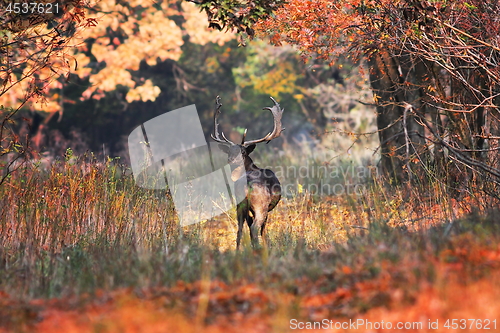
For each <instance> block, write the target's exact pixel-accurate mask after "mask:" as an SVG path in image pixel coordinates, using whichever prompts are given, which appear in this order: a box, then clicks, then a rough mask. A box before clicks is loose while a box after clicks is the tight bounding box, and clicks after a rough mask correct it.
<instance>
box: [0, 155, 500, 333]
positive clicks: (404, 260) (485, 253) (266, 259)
mask: <svg viewBox="0 0 500 333" xmlns="http://www.w3.org/2000/svg"><path fill="white" fill-rule="evenodd" d="M106 168H107V169H105V170H101V169H99V168H98V167H95V168H92V167H91V168H90V169H87V170H84V171H82V169H81V168H80V167H78V168H77V167H76V166H68V165H61V166H60V167H59V168H57V167H55V168H54V169H53V170H52V171H51V172H49V173H42V172H41V171H38V170H27V171H25V172H24V173H21V172H20V173H19V174H17V175H13V177H11V179H9V181H8V182H7V183H5V184H3V185H2V187H0V192H1V193H0V195H1V196H0V197H1V198H2V199H0V213H1V215H0V216H1V224H0V229H1V230H0V232H1V239H0V241H1V244H0V332H181V333H182V332H225V333H228V332H288V331H297V330H301V329H303V330H305V331H308V332H314V331H318V332H319V331H321V332H479V331H481V332H482V331H490V332H495V331H498V330H499V329H498V328H497V326H500V302H498V299H500V242H499V238H500V211H498V210H494V209H487V208H481V209H480V208H478V209H472V208H471V207H481V206H482V207H487V206H488V204H487V202H486V201H481V200H479V199H477V198H470V197H468V198H462V199H460V200H455V199H451V198H450V197H449V196H448V195H445V194H444V193H443V192H440V191H442V190H441V189H440V188H439V187H438V186H436V187H434V188H433V189H432V190H431V191H430V192H426V193H428V194H427V195H422V194H421V193H422V192H421V191H417V190H415V191H414V192H412V191H410V190H408V189H405V190H402V189H397V190H387V189H385V188H383V187H381V186H380V185H378V184H377V183H374V184H372V185H371V186H370V187H369V189H368V190H367V192H366V193H364V194H363V195H357V196H353V197H347V196H345V197H316V196H314V195H310V194H307V193H301V194H297V195H296V196H294V197H292V198H287V199H283V200H282V202H281V203H280V204H279V205H278V207H277V208H276V209H275V211H273V213H272V214H271V216H270V223H269V228H268V230H267V240H268V242H267V243H268V247H267V248H266V249H259V250H253V249H252V248H251V246H250V244H249V239H248V230H246V231H245V233H246V236H245V239H244V244H243V248H242V249H241V250H240V251H236V250H235V246H234V243H235V234H236V230H235V229H236V226H235V217H234V216H233V215H234V212H230V213H229V214H228V215H226V216H219V217H216V218H214V219H212V220H211V221H207V222H205V223H199V224H195V225H191V226H187V227H183V228H179V227H177V226H176V225H177V224H176V218H175V213H174V212H173V208H172V206H171V204H170V203H168V200H165V197H164V196H165V194H164V193H163V194H162V193H160V194H158V193H156V192H148V191H146V190H139V189H135V188H134V187H133V184H132V182H130V180H126V179H125V178H126V177H125V178H124V177H113V175H114V170H113V169H112V168H111V167H109V168H108V167H106ZM432 191H434V192H432ZM410 198H412V199H410Z"/></svg>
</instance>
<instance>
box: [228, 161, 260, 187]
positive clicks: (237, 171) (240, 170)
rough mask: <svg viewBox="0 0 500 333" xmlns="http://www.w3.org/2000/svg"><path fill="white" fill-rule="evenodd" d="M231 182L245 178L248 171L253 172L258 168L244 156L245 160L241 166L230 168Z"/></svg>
mask: <svg viewBox="0 0 500 333" xmlns="http://www.w3.org/2000/svg"><path fill="white" fill-rule="evenodd" d="M231 170H232V171H231V180H232V181H234V182H235V181H237V180H238V179H240V178H241V177H243V176H245V175H246V173H247V172H248V171H254V170H259V167H257V166H256V165H255V164H254V163H253V161H252V159H251V158H250V157H248V156H245V159H244V161H243V165H241V164H240V165H237V166H234V167H232V168H231Z"/></svg>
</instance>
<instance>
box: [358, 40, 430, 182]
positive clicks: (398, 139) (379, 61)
mask: <svg viewBox="0 0 500 333" xmlns="http://www.w3.org/2000/svg"><path fill="white" fill-rule="evenodd" d="M368 65H369V68H370V84H371V87H372V90H373V95H374V99H375V101H376V104H377V127H378V130H379V140H380V146H381V147H380V149H381V160H380V169H381V172H382V173H383V174H385V175H387V176H388V177H389V179H390V180H391V182H394V183H396V184H397V183H401V182H404V181H407V180H410V179H412V176H413V175H414V174H415V173H417V172H418V170H417V169H419V168H420V164H415V163H413V162H412V161H413V160H414V159H415V158H416V157H418V158H419V159H425V158H426V157H425V156H427V155H428V149H427V147H426V145H425V139H424V128H423V126H422V124H419V123H418V122H416V121H415V117H414V115H413V113H412V112H411V111H410V109H409V108H408V106H409V105H411V106H412V108H413V109H415V110H419V111H421V112H422V111H424V110H423V107H422V98H423V93H422V90H421V84H420V82H419V81H421V79H422V78H423V77H425V76H426V71H425V67H424V66H423V64H421V63H418V62H417V63H416V62H414V61H413V59H411V57H410V56H409V55H403V56H398V57H395V56H393V55H391V54H390V52H389V51H388V50H387V48H385V47H383V46H381V47H379V48H378V49H377V50H375V51H372V52H371V54H369V56H368ZM405 125H406V126H405ZM405 127H406V129H405Z"/></svg>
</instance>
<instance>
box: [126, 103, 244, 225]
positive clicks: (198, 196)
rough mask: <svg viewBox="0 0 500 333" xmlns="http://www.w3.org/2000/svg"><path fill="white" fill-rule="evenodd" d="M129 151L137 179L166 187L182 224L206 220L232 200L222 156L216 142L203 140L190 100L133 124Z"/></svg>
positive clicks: (142, 183)
mask: <svg viewBox="0 0 500 333" xmlns="http://www.w3.org/2000/svg"><path fill="white" fill-rule="evenodd" d="M128 150H129V154H130V161H131V164H132V172H133V175H134V180H135V182H136V184H137V185H138V186H140V187H143V188H148V189H166V188H167V186H168V189H169V190H170V193H171V195H172V198H173V201H174V205H175V209H176V211H177V214H178V216H179V220H180V223H181V225H188V224H192V223H196V222H201V221H204V220H207V219H209V218H211V217H214V216H217V215H219V214H222V213H224V212H226V211H228V210H229V209H230V208H232V207H234V206H235V205H236V204H237V202H236V199H235V197H234V182H233V181H232V180H231V177H230V176H231V168H230V166H229V164H228V163H227V155H226V154H225V153H224V152H222V151H221V150H220V149H219V148H218V146H217V143H213V142H211V143H210V144H207V142H206V140H205V137H204V134H203V130H202V127H201V122H200V119H199V117H198V113H197V111H196V106H195V105H190V106H186V107H183V108H180V109H177V110H174V111H170V112H167V113H164V114H162V115H160V116H157V117H155V118H153V119H150V120H148V121H147V122H145V123H144V124H142V125H140V126H138V127H137V128H135V129H134V130H133V131H132V133H130V135H129V137H128Z"/></svg>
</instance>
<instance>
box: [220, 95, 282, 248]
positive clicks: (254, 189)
mask: <svg viewBox="0 0 500 333" xmlns="http://www.w3.org/2000/svg"><path fill="white" fill-rule="evenodd" d="M271 100H272V101H273V102H274V106H273V107H265V108H263V110H269V111H271V113H272V115H273V118H274V129H273V130H272V132H270V133H268V134H267V135H266V136H264V137H263V138H261V139H257V140H250V141H245V137H246V134H247V130H245V133H244V134H243V138H242V139H241V143H240V144H237V143H234V142H232V141H230V140H229V139H227V137H226V136H225V135H224V133H223V132H220V133H219V124H218V122H217V119H218V117H219V115H220V113H221V110H220V108H221V106H222V104H221V102H220V97H219V96H217V98H216V101H215V114H214V132H213V134H212V135H211V137H212V139H213V140H214V141H216V142H218V143H219V148H220V149H221V150H222V151H224V152H225V153H227V155H228V164H229V165H230V167H231V180H232V181H233V182H234V184H235V186H234V188H235V192H236V193H235V194H236V198H237V202H238V204H237V207H236V211H237V216H238V234H237V236H236V248H237V249H238V248H239V247H240V242H241V235H242V232H243V225H244V223H245V220H246V222H247V224H248V227H249V229H250V238H251V240H252V246H254V247H255V246H258V244H259V235H258V233H259V229H260V234H261V236H262V237H263V241H264V242H265V239H264V228H265V226H266V222H267V215H268V212H270V211H271V210H272V209H273V208H274V207H276V205H277V204H278V202H279V201H280V199H281V185H280V182H279V181H278V178H277V177H276V175H275V174H274V172H272V171H271V170H269V169H261V168H259V167H258V166H256V165H255V164H254V163H253V161H252V159H251V158H250V156H248V155H250V153H251V152H252V151H253V150H254V149H255V147H256V144H257V143H261V142H269V141H271V140H273V139H275V138H277V137H279V136H280V134H281V132H282V131H283V130H284V128H282V127H281V117H282V115H283V109H281V108H280V105H279V104H278V102H276V101H275V100H274V98H272V97H271Z"/></svg>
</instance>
